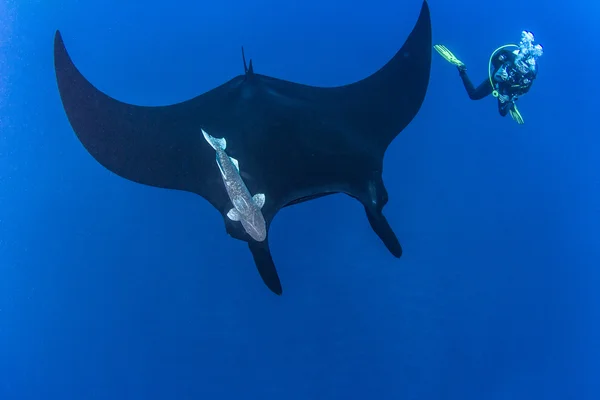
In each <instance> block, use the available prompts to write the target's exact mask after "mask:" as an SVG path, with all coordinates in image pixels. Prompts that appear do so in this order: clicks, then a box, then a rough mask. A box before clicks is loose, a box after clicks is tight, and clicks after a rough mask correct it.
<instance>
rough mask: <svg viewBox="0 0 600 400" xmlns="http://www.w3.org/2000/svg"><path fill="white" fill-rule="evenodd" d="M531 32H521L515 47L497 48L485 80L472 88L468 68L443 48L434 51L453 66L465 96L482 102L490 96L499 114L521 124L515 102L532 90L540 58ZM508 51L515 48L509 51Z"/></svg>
mask: <svg viewBox="0 0 600 400" xmlns="http://www.w3.org/2000/svg"><path fill="white" fill-rule="evenodd" d="M533 41H534V37H533V33H531V32H527V31H523V32H522V33H521V41H520V43H519V44H518V45H516V44H507V45H504V46H500V47H499V48H497V49H496V50H494V52H493V53H492V55H491V56H490V60H489V63H488V79H486V80H485V81H484V82H483V83H481V85H479V86H478V87H475V86H474V85H473V83H472V82H471V80H470V79H469V76H468V75H467V67H466V66H465V64H464V63H463V62H462V61H460V60H459V59H458V58H456V57H455V56H454V54H452V52H451V51H450V50H448V48H447V47H446V46H444V45H439V44H436V45H435V46H433V48H434V49H435V50H436V51H437V52H438V53H439V54H440V55H441V56H442V57H443V58H444V59H446V60H447V61H448V62H450V63H451V64H454V65H456V67H457V68H458V73H459V75H460V77H461V79H462V81H463V84H464V86H465V89H466V91H467V94H468V95H469V98H470V99H471V100H481V99H483V98H485V97H487V96H488V95H490V94H492V95H493V96H494V97H496V98H497V99H498V112H499V113H500V115H501V116H503V117H505V116H506V114H509V113H510V116H511V117H512V118H513V119H514V120H515V121H516V122H517V123H518V124H522V123H523V122H524V121H523V117H522V116H521V113H520V112H519V110H518V109H517V104H516V101H517V100H518V99H519V97H520V96H523V95H524V94H525V93H527V92H528V91H529V89H531V85H533V81H534V80H535V78H536V77H537V72H538V68H537V59H538V58H539V57H541V56H542V54H543V50H542V46H540V45H539V44H536V45H534V44H533ZM509 48H516V49H515V50H513V51H511V50H509Z"/></svg>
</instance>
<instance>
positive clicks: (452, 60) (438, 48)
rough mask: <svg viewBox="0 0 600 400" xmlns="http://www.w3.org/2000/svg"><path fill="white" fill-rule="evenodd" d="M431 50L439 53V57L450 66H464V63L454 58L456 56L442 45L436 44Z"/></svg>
mask: <svg viewBox="0 0 600 400" xmlns="http://www.w3.org/2000/svg"><path fill="white" fill-rule="evenodd" d="M433 48H434V49H435V50H436V51H437V52H438V53H440V56H442V57H444V59H445V60H446V61H448V62H449V63H450V64H454V65H456V66H457V67H460V66H463V65H465V63H463V62H462V61H460V60H459V59H458V58H456V56H455V55H454V54H452V52H451V51H450V50H448V48H447V47H446V46H444V45H443V44H436V45H434V46H433Z"/></svg>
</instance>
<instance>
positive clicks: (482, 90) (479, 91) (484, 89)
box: [458, 67, 492, 100]
mask: <svg viewBox="0 0 600 400" xmlns="http://www.w3.org/2000/svg"><path fill="white" fill-rule="evenodd" d="M458 74H459V75H460V78H461V79H462V81H463V85H464V86H465V90H466V91H467V94H468V95H469V98H470V99H471V100H481V99H483V98H484V97H487V96H489V95H490V94H491V93H492V86H491V85H490V81H489V80H487V79H486V80H485V81H483V82H482V83H481V84H480V85H479V86H477V87H475V86H474V85H473V83H472V82H471V80H470V79H469V76H468V75H467V70H466V68H460V67H459V68H458Z"/></svg>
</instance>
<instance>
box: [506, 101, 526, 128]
mask: <svg viewBox="0 0 600 400" xmlns="http://www.w3.org/2000/svg"><path fill="white" fill-rule="evenodd" d="M509 113H510V116H511V117H512V119H514V120H515V121H516V122H517V124H519V125H522V124H524V123H525V121H524V120H523V116H522V115H521V113H520V112H519V110H518V109H517V105H516V104H514V105H513V108H512V109H511V110H510V111H509Z"/></svg>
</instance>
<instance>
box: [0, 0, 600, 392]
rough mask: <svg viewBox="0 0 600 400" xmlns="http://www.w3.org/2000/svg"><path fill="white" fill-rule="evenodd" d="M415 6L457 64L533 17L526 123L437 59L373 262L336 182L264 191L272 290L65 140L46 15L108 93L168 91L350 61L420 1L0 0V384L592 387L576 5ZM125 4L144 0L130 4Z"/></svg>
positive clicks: (141, 99)
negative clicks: (536, 69) (314, 190)
mask: <svg viewBox="0 0 600 400" xmlns="http://www.w3.org/2000/svg"><path fill="white" fill-rule="evenodd" d="M587 3H588V4H584V3H581V2H558V1H555V2H554V3H553V2H545V1H544V2H543V1H541V0H537V1H535V2H534V1H529V2H521V1H516V0H506V1H504V2H503V3H502V7H501V10H502V11H501V12H502V14H501V15H499V14H498V7H496V6H494V4H493V3H489V2H484V1H473V0H469V1H462V2H458V3H456V4H454V3H452V2H447V1H445V2H442V1H431V2H430V7H431V11H432V23H433V34H434V42H435V43H443V44H446V45H447V46H448V47H449V48H450V49H451V50H453V51H454V52H455V53H456V54H457V55H458V56H459V57H460V58H461V59H462V60H463V61H464V62H466V63H467V65H468V67H469V71H470V74H471V76H472V77H473V80H474V81H477V82H476V83H479V80H480V79H481V80H482V79H484V78H485V76H486V66H487V59H488V57H489V54H490V53H491V51H493V50H494V49H495V48H496V47H497V46H499V45H502V44H505V43H507V42H515V41H518V40H519V35H520V32H521V30H523V29H528V30H532V31H533V32H534V33H535V35H536V39H537V40H538V41H539V42H540V43H541V44H542V45H543V46H544V48H545V54H544V56H543V57H542V59H541V60H540V63H541V65H540V75H539V79H538V81H537V82H536V84H535V85H534V88H533V89H532V91H531V92H530V93H529V94H527V95H526V96H525V97H523V98H522V99H521V100H520V109H521V112H522V113H523V116H524V118H525V121H526V124H525V125H524V126H518V125H517V124H515V123H514V122H513V121H512V120H510V118H501V117H499V116H498V114H497V110H496V105H495V102H494V100H493V99H491V98H490V99H486V100H483V101H480V102H472V101H470V100H469V99H468V97H467V95H466V93H465V92H464V89H463V87H462V84H461V83H460V79H459V77H458V74H457V73H456V69H455V68H453V67H452V66H450V65H449V64H448V63H446V62H445V61H444V60H442V59H441V58H440V57H439V56H438V55H437V54H435V53H434V54H433V64H432V71H431V83H430V88H429V92H428V95H427V97H426V100H425V102H424V104H423V107H422V109H421V111H420V113H419V114H418V116H417V117H416V118H415V120H414V122H413V123H412V124H411V125H409V127H408V128H407V129H406V130H405V131H403V132H402V133H401V134H400V135H399V136H398V138H397V139H396V140H395V141H394V142H393V143H392V145H391V146H390V148H389V150H388V152H387V154H386V159H385V170H384V180H385V183H386V185H387V188H388V191H389V195H390V202H389V203H388V205H387V206H386V208H385V210H384V212H385V214H386V215H387V217H388V219H389V220H390V223H391V224H392V226H393V227H394V229H395V231H396V233H397V235H398V237H399V239H400V241H401V243H402V244H403V247H404V251H405V252H404V255H403V257H402V258H401V259H400V260H397V259H395V258H393V257H392V256H391V255H390V254H389V253H388V252H387V250H386V249H385V247H384V246H383V244H382V243H381V242H380V241H379V239H378V238H377V237H376V236H375V235H374V233H372V231H371V230H370V227H369V225H368V222H367V219H366V217H365V215H364V212H363V210H362V207H361V206H360V205H359V204H358V202H356V201H354V200H352V199H350V198H348V197H345V196H343V195H337V196H332V197H329V198H324V199H319V200H315V201H312V202H308V203H305V204H302V205H298V206H295V207H292V208H288V209H285V210H283V211H282V212H281V213H280V214H279V215H278V216H277V218H276V219H275V221H274V223H273V225H272V229H271V245H272V250H273V256H274V259H275V262H276V264H277V266H278V270H279V274H280V276H281V279H282V282H283V285H284V295H283V296H282V297H277V296H274V295H273V294H272V293H270V292H269V291H268V290H267V289H266V287H265V286H264V284H263V283H262V281H261V280H260V278H259V276H258V274H257V272H256V270H255V267H254V264H253V261H252V258H251V255H250V253H249V252H248V250H247V247H246V245H245V244H244V243H242V242H238V241H236V240H233V239H230V238H229V237H228V236H227V235H226V233H225V231H224V227H223V224H222V220H221V217H220V215H219V214H218V213H217V212H215V210H214V209H213V208H212V207H211V206H210V205H209V204H208V203H207V202H206V201H204V200H202V199H201V198H200V197H198V196H195V195H192V194H189V193H183V192H175V191H167V190H160V189H156V188H151V187H146V186H142V185H137V184H134V183H132V182H129V181H126V180H124V179H121V178H119V177H117V176H115V175H114V174H111V173H110V172H108V171H107V170H105V169H104V168H102V167H101V166H100V165H99V164H98V163H96V162H95V161H94V160H93V159H92V157H90V156H89V154H88V153H87V152H86V151H85V150H84V149H83V147H82V146H81V144H80V143H79V142H78V141H77V138H76V137H75V135H74V134H73V132H72V130H71V128H70V125H69V124H68V121H67V119H66V117H65V114H64V111H63V110H62V105H61V103H60V99H59V96H58V92H57V89H56V83H55V78H54V71H53V60H52V43H53V35H54V32H55V30H56V29H60V30H61V31H62V33H63V37H64V38H65V42H66V46H67V49H68V50H69V52H70V54H71V56H72V57H73V59H74V61H75V64H76V65H77V66H78V67H79V68H80V69H81V70H82V72H83V73H84V74H85V75H86V77H87V78H88V79H89V80H90V81H91V82H93V83H94V84H95V85H97V86H98V87H99V88H100V89H101V90H103V91H106V92H107V93H108V94H110V95H111V96H113V97H115V98H118V99H120V100H123V101H127V102H132V103H137V104H145V105H161V104H168V103H174V102H178V101H182V100H186V99H188V98H190V97H193V96H196V95H197V94H199V93H201V92H204V91H206V90H209V89H210V88H212V87H214V86H216V85H218V84H220V83H222V82H224V81H226V80H228V79H230V78H231V77H233V76H235V75H237V74H240V73H242V62H241V57H240V51H239V49H240V45H242V44H243V45H244V46H245V48H246V53H247V56H249V57H252V58H253V60H254V63H255V69H256V71H257V72H260V73H263V74H267V75H272V76H275V77H279V78H283V79H289V80H293V81H297V82H303V83H308V84H313V85H326V86H332V85H339V84H344V83H348V82H352V81H355V80H358V79H360V78H362V77H365V76H366V75H368V74H370V73H372V72H374V71H375V70H376V69H378V68H379V67H380V66H381V65H383V64H384V63H385V62H386V61H387V60H388V59H389V58H390V57H392V56H393V54H394V53H395V52H396V51H397V50H398V48H399V47H400V46H401V45H402V44H403V43H404V40H405V39H406V36H407V35H408V33H409V32H410V30H411V29H412V27H413V25H414V23H415V21H416V18H417V16H418V12H419V9H420V6H421V3H420V1H418V0H411V1H406V2H399V1H397V0H393V1H392V0H370V1H368V2H367V1H363V2H349V3H348V2H340V1H335V0H318V1H317V0H304V1H285V2H283V1H275V0H257V1H236V2H234V1H223V2H207V1H193V0H180V1H166V2H165V1H158V2H155V3H151V2H143V3H142V2H138V1H131V0H128V1H124V0H110V1H107V0H102V1H100V0H87V1H76V0H71V1H66V0H64V1H53V2H41V1H28V2H18V1H17V0H0V21H1V26H0V85H1V86H0V95H1V96H0V107H1V109H0V129H1V131H0V185H1V186H0V399H2V400H5V399H6V400H12V399H36V400H38V399H61V400H70V399H77V400H79V399H148V400H153V399H178V400H185V399H230V398H231V399H348V398H353V399H354V398H356V399H460V400H467V399H473V400H480V399H486V400H492V399H561V400H562V399H579V400H582V399H598V398H600V390H599V389H600V388H599V384H598V381H599V380H600V379H598V377H599V376H600V368H599V367H600V362H599V359H600V343H599V340H598V337H599V336H600V329H599V324H598V318H599V317H600V315H599V312H598V309H599V307H598V306H599V304H600V296H599V295H598V290H597V288H598V286H599V284H600V279H599V278H600V274H599V272H598V266H599V265H600V263H599V262H598V261H599V259H600V254H599V248H600V229H599V222H600V162H599V161H598V153H599V149H600V139H598V134H599V133H600V130H599V128H598V125H597V120H598V114H597V108H598V107H597V104H598V99H597V97H596V94H597V93H598V92H599V89H600V87H599V86H600V85H599V84H598V74H597V65H598V62H599V56H598V55H597V54H596V53H595V51H596V50H597V45H596V44H595V43H594V42H593V39H594V38H598V37H600V34H599V32H598V29H597V28H595V27H594V24H596V23H597V20H598V19H597V17H598V14H599V13H600V7H599V6H598V5H596V3H592V2H587ZM141 4H145V5H143V6H142V5H141Z"/></svg>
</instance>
